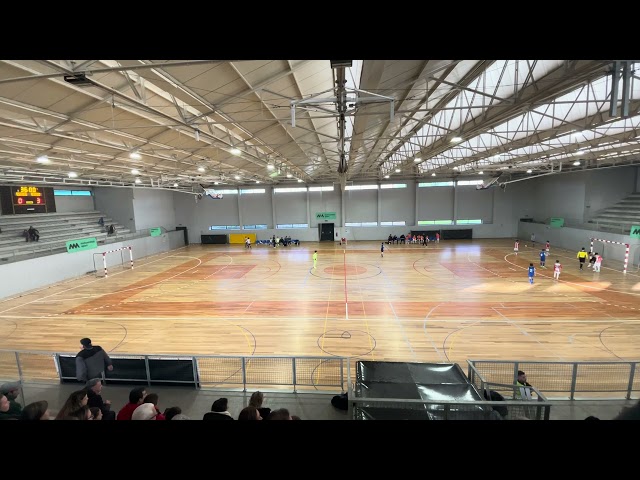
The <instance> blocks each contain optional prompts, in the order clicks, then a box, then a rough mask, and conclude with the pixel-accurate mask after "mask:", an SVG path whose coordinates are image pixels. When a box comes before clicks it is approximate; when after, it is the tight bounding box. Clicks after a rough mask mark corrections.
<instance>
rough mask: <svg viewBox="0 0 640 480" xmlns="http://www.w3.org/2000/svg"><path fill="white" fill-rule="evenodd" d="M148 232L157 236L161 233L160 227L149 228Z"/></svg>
mask: <svg viewBox="0 0 640 480" xmlns="http://www.w3.org/2000/svg"><path fill="white" fill-rule="evenodd" d="M149 233H150V234H151V236H152V237H159V236H160V235H162V229H161V228H157V227H156V228H150V229H149Z"/></svg>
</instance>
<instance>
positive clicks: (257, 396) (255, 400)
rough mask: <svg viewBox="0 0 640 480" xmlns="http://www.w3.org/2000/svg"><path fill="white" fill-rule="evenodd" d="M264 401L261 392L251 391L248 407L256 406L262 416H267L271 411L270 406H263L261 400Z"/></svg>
mask: <svg viewBox="0 0 640 480" xmlns="http://www.w3.org/2000/svg"><path fill="white" fill-rule="evenodd" d="M263 401H264V394H263V393H262V392H253V394H252V395H251V399H250V400H249V406H250V407H256V408H257V409H258V411H259V412H260V416H261V417H262V418H267V417H268V416H269V414H270V413H271V409H270V408H264V407H263V406H262V402H263Z"/></svg>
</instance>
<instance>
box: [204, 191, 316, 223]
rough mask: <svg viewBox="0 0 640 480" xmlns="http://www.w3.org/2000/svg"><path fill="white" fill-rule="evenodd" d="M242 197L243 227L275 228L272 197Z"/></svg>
mask: <svg viewBox="0 0 640 480" xmlns="http://www.w3.org/2000/svg"><path fill="white" fill-rule="evenodd" d="M266 191H267V192H268V191H269V189H266ZM240 197H241V198H240V200H241V201H240V214H241V215H242V224H243V225H267V227H272V226H273V213H272V209H271V201H272V196H271V195H269V194H267V193H249V194H246V195H241V196H240ZM202 201H204V199H202ZM305 223H306V222H305Z"/></svg>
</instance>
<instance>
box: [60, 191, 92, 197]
mask: <svg viewBox="0 0 640 480" xmlns="http://www.w3.org/2000/svg"><path fill="white" fill-rule="evenodd" d="M53 194H54V195H55V196H56V197H71V196H73V197H90V196H91V190H54V191H53Z"/></svg>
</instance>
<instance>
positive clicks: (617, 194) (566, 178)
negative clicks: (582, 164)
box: [507, 167, 637, 223]
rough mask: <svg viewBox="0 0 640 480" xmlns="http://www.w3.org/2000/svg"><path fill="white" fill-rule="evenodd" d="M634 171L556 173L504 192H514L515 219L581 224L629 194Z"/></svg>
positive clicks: (634, 179) (510, 187)
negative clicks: (554, 219)
mask: <svg viewBox="0 0 640 480" xmlns="http://www.w3.org/2000/svg"><path fill="white" fill-rule="evenodd" d="M636 170H637V168H636V167H621V168H612V169H602V170H590V171H584V172H575V173H560V174H557V175H547V176H544V177H540V178H535V179H532V180H527V181H522V182H517V183H513V184H509V185H507V189H508V190H511V191H514V192H516V200H517V205H516V213H517V215H516V216H517V217H518V218H525V217H530V218H534V219H536V220H537V221H541V222H544V221H545V220H546V219H548V218H550V217H562V218H564V219H565V221H566V222H567V223H570V222H573V223H583V222H586V221H588V220H589V219H590V218H591V217H593V216H594V215H596V214H597V213H598V211H600V210H602V209H604V208H607V207H610V206H611V205H613V204H615V203H617V202H618V201H620V200H622V199H623V198H624V197H626V196H627V195H629V194H630V193H633V192H634V190H635V186H636Z"/></svg>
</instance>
